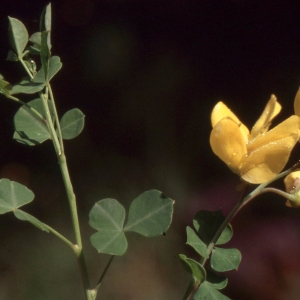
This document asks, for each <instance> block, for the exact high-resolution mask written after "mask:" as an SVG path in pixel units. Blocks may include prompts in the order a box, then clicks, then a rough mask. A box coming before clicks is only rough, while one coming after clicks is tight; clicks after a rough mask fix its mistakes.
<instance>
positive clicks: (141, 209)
mask: <svg viewBox="0 0 300 300" xmlns="http://www.w3.org/2000/svg"><path fill="white" fill-rule="evenodd" d="M173 204H174V201H173V200H172V199H170V198H167V197H166V196H164V195H163V193H162V192H160V191H157V190H151V191H147V192H144V193H143V194H141V195H139V196H138V197H137V198H136V199H134V200H133V201H132V203H131V205H130V208H129V213H128V222H127V224H126V226H125V228H124V230H125V231H134V232H137V233H139V234H141V235H144V236H147V237H153V236H158V235H161V234H163V233H164V232H165V231H167V229H168V228H169V226H170V224H171V221H172V214H173Z"/></svg>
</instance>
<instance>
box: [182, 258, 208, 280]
mask: <svg viewBox="0 0 300 300" xmlns="http://www.w3.org/2000/svg"><path fill="white" fill-rule="evenodd" d="M179 259H180V261H181V263H182V266H183V268H184V269H185V270H186V271H187V272H188V273H190V274H192V276H193V278H194V280H195V283H196V284H200V283H201V282H203V281H205V278H206V271H205V269H204V267H203V266H202V265H201V264H199V263H198V262H196V261H195V260H193V259H191V258H187V257H186V256H185V255H184V254H179Z"/></svg>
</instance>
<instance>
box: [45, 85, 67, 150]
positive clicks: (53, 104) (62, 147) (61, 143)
mask: <svg viewBox="0 0 300 300" xmlns="http://www.w3.org/2000/svg"><path fill="white" fill-rule="evenodd" d="M48 88H49V96H50V101H51V102H52V107H53V113H54V117H55V120H56V127H57V135H58V139H59V143H60V147H61V151H62V152H64V143H63V138H62V133H61V128H60V122H59V117H58V113H57V109H56V105H55V101H54V95H53V92H52V88H51V85H50V83H48Z"/></svg>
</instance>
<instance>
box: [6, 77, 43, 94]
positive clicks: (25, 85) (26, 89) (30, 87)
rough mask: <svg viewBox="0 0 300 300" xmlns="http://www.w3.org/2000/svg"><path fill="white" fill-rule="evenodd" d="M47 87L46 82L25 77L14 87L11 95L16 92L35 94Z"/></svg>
mask: <svg viewBox="0 0 300 300" xmlns="http://www.w3.org/2000/svg"><path fill="white" fill-rule="evenodd" d="M44 87H45V82H34V80H33V81H31V80H30V79H23V80H21V81H20V82H19V83H17V84H15V85H14V86H13V87H12V90H11V93H10V94H11V95H14V94H20V93H23V94H35V93H37V92H40V91H41V90H42V89H43V88H44Z"/></svg>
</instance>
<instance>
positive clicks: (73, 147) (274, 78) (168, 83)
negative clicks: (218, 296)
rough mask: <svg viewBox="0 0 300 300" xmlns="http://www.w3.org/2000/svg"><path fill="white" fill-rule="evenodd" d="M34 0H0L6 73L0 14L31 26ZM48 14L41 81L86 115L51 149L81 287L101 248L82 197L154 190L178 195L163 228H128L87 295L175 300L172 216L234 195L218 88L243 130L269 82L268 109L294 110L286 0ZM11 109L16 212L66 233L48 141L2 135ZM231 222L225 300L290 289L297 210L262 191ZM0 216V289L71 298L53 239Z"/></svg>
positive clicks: (98, 7)
mask: <svg viewBox="0 0 300 300" xmlns="http://www.w3.org/2000/svg"><path fill="white" fill-rule="evenodd" d="M47 3H48V2H47V1H17V0H9V1H8V0H4V1H3V0H2V1H1V2H0V32H1V34H0V73H1V74H2V75H3V76H4V77H5V79H6V80H8V81H9V82H11V83H16V82H17V81H19V80H20V78H21V77H22V76H24V75H25V73H24V71H23V70H22V68H21V66H20V65H18V64H17V63H13V62H8V61H5V58H6V55H7V52H8V50H9V45H8V38H7V30H8V21H7V16H8V15H9V16H11V17H15V18H17V19H20V20H21V21H22V22H23V23H24V24H25V25H26V27H27V29H28V31H29V33H30V34H32V33H33V32H35V31H38V20H39V16H40V13H41V11H42V10H43V8H44V6H45V5H46V4H47ZM52 14H53V21H52V22H53V25H52V45H53V48H52V54H53V55H58V56H60V58H61V60H62V63H63V68H62V70H61V71H60V72H59V73H58V74H57V75H56V76H55V78H54V79H53V80H52V87H53V90H54V95H55V99H56V102H57V106H58V111H59V113H60V115H62V114H63V113H64V112H66V111H67V110H69V109H71V108H74V107H78V108H79V109H80V110H82V111H83V112H84V114H85V115H86V125H85V129H84V131H83V133H82V134H81V135H80V136H79V137H78V138H76V139H75V140H71V141H66V143H65V147H66V153H67V157H68V162H69V168H70V172H71V177H72V180H73V183H74V189H75V192H76V194H77V198H78V207H79V212H80V218H81V224H82V230H83V234H84V236H85V238H84V240H85V244H86V248H85V249H86V250H85V252H86V254H87V257H88V269H89V271H90V273H91V282H92V285H94V284H95V283H96V282H97V279H98V277H99V274H100V273H101V271H102V270H103V268H104V266H105V263H106V262H107V261H108V256H105V255H98V254H97V252H96V250H95V249H93V248H92V247H91V246H89V241H88V240H89V236H90V235H91V234H92V233H93V230H92V229H91V228H89V226H88V224H87V222H88V212H89V210H90V209H91V207H92V205H93V204H94V203H95V202H96V201H98V200H100V199H103V198H107V197H109V198H116V199H118V200H119V201H120V202H121V203H122V204H123V205H124V206H125V207H126V208H128V207H129V205H130V202H131V201H132V200H133V199H134V198H135V197H136V196H137V195H139V194H140V193H142V192H143V191H145V190H149V189H153V188H155V189H158V190H161V191H163V192H164V193H165V194H166V195H168V196H169V197H171V198H172V199H175V200H176V204H175V213H174V222H173V224H172V226H171V228H170V230H169V231H168V232H167V234H166V236H164V237H163V236H162V237H159V238H155V239H152V240H151V239H150V240H146V239H145V238H142V237H140V236H137V235H132V236H130V237H129V239H130V242H131V243H130V244H129V250H128V253H126V255H125V256H123V257H120V258H116V259H115V260H114V262H113V264H112V266H111V269H110V270H109V272H108V274H107V277H106V279H105V281H104V283H103V286H102V289H101V293H102V295H103V299H110V300H111V299H132V300H150V299H151V300H154V299H155V300H163V299H167V300H169V299H170V300H171V299H172V300H173V299H182V296H183V294H184V291H185V289H186V287H187V285H188V282H189V277H188V275H187V274H186V273H185V272H184V271H183V270H182V268H181V266H180V264H179V260H178V254H179V253H185V254H187V255H189V256H191V257H195V258H196V256H195V253H194V252H193V250H191V249H190V248H188V247H187V246H185V245H184V244H185V242H186V236H185V227H186V226H187V225H190V226H191V220H192V217H193V215H194V214H195V213H196V212H197V211H198V210H199V209H211V210H217V209H222V210H223V212H224V213H228V212H229V210H230V209H231V208H232V207H233V205H234V203H235V202H236V201H237V199H238V197H239V194H238V193H237V192H235V191H234V189H235V186H236V185H237V184H238V183H239V179H238V178H237V176H236V175H234V174H233V173H231V172H230V170H229V169H228V168H227V167H226V166H225V165H224V164H223V163H222V162H221V161H220V160H219V159H218V158H217V157H216V156H215V155H214V154H213V153H212V151H211V149H210V146H209V134H210V130H211V125H210V113H211V110H212V108H213V106H214V105H215V103H216V102H217V101H219V100H223V101H224V102H225V103H226V104H227V105H228V106H229V107H230V108H231V109H232V110H233V111H234V112H235V113H236V114H237V115H238V116H239V118H240V119H241V120H242V121H243V122H244V123H245V124H246V125H248V126H249V127H250V128H251V126H252V124H254V122H255V120H256V119H257V118H258V117H259V115H260V114H261V112H262V110H263V108H264V105H265V104H266V102H267V100H268V99H269V97H270V95H271V94H272V93H273V94H275V95H276V96H277V97H278V100H279V102H280V103H281V104H282V106H283V109H282V112H281V113H280V115H279V117H277V119H276V122H279V121H282V120H284V119H285V118H286V117H288V116H289V115H291V114H293V99H294V96H295V94H296V91H297V89H298V86H299V81H300V7H299V4H298V1H279V0H273V1H268V0H266V1H255V0H253V1H246V0H244V1H243V0H240V1H238V0H235V1H234V0H232V1H191V0H190V1H189V0H187V1H179V0H178V1H164V0H161V1H153V0H141V1H129V0H123V1H120V0H119V1H116V0H115V1H114V0H107V1H104V0H103V1H93V0H85V1H83V0H81V1H80V0H73V1H71V0H69V1H68V0H65V1H53V2H52ZM37 62H38V61H37ZM22 99H24V100H26V101H27V100H30V99H33V98H32V96H24V98H22ZM17 109H18V106H17V105H16V104H15V103H12V102H10V101H8V100H7V99H6V98H4V97H2V99H1V109H0V134H1V135H0V142H1V147H0V175H1V178H9V179H11V180H16V181H18V182H21V183H23V184H25V185H27V186H28V187H29V188H30V189H32V190H33V191H34V193H35V195H36V200H35V201H34V202H33V203H31V204H29V205H28V206H27V207H26V211H28V212H30V213H31V214H33V215H34V216H36V217H37V218H39V219H41V220H42V221H44V222H46V223H49V224H50V225H51V226H53V227H54V228H56V229H57V230H59V231H61V232H62V233H64V234H65V235H66V236H68V237H70V238H71V239H72V238H73V236H72V231H71V221H70V217H69V214H68V204H67V201H66V199H65V198H66V197H65V194H64V188H63V185H62V183H61V177H60V173H59V168H58V165H57V161H56V157H55V154H54V151H53V149H52V146H51V143H50V142H49V141H48V142H45V143H43V144H41V145H39V146H36V147H26V146H23V145H21V144H18V143H16V142H15V141H13V140H12V135H13V121H12V120H13V116H14V114H15V112H16V110H17ZM298 151H299V148H297V147H296V149H295V150H294V151H293V155H292V159H291V161H290V162H289V165H288V166H291V165H292V164H293V163H295V162H296V160H297V159H299V155H298V154H297V153H298ZM279 186H280V187H282V185H279ZM232 224H233V228H234V232H235V234H234V237H233V239H232V241H231V242H230V247H237V248H238V249H239V250H240V251H241V252H242V255H243V260H242V262H241V265H240V268H239V271H238V272H236V271H231V272H229V273H228V277H229V286H228V287H227V288H226V289H225V290H224V293H225V294H226V295H228V296H229V297H231V298H232V299H234V300H235V299H239V300H240V299H247V300H251V299H253V300H256V299H261V300H264V299H265V300H268V299H274V300H283V299H288V300H293V299H295V300H296V299H299V292H300V291H299V289H300V288H299V287H300V285H299V281H300V261H299V255H298V253H299V249H300V238H299V237H300V213H299V211H298V210H293V209H290V208H287V207H285V205H284V200H283V199H281V198H278V197H276V196H273V195H270V196H269V195H264V196H261V197H259V199H257V200H254V201H253V203H251V204H250V205H249V206H248V207H247V208H245V209H244V210H242V211H241V212H240V215H238V216H237V217H236V218H235V219H234V220H233V223H232ZM0 226H1V227H0V228H1V231H0V299H5V300H6V299H71V298H72V299H83V298H84V296H83V292H82V288H81V285H80V278H79V275H78V272H77V265H76V261H75V259H74V257H73V256H72V254H70V250H69V249H68V248H67V247H66V246H65V245H64V244H62V243H61V242H60V241H58V240H57V239H55V238H54V237H53V236H52V235H50V234H49V235H47V234H45V233H44V232H40V231H38V230H36V229H35V228H32V226H31V225H30V224H25V223H22V222H21V221H19V220H15V219H14V217H13V216H11V215H9V214H7V215H3V216H1V219H0Z"/></svg>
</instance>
